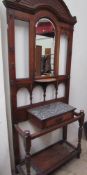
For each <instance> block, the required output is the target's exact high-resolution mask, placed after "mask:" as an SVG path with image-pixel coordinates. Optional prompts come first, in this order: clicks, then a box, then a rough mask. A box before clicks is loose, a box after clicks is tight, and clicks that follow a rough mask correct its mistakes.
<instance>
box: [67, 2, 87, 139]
mask: <svg viewBox="0 0 87 175" xmlns="http://www.w3.org/2000/svg"><path fill="white" fill-rule="evenodd" d="M64 1H65V3H66V4H67V6H68V8H69V9H70V12H71V14H72V15H73V16H76V17H77V24H76V25H75V29H74V37H73V52H72V66H71V84H70V98H69V103H70V104H71V105H73V106H75V107H76V108H78V109H79V110H84V111H85V120H87V78H86V75H87V35H86V33H87V21H86V16H87V9H86V7H87V1H86V0H84V1H82V0H76V1H75V0H74V1H73V0H64ZM76 130H77V125H75V127H74V130H73V126H71V127H70V130H69V138H70V139H71V140H73V139H74V138H75V133H76Z"/></svg>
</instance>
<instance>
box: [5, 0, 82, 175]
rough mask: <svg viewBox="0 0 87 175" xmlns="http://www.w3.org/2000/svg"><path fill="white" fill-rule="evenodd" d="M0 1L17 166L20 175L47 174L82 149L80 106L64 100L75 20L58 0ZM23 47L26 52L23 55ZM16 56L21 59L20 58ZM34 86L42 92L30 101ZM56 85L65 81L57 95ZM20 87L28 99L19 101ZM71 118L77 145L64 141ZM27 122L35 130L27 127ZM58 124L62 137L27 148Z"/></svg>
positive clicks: (77, 154)
mask: <svg viewBox="0 0 87 175" xmlns="http://www.w3.org/2000/svg"><path fill="white" fill-rule="evenodd" d="M3 3H4V5H5V7H6V10H7V24H8V62H9V75H10V96H11V114H12V128H13V146H14V157H15V164H16V168H17V169H18V171H19V173H20V174H21V175H34V174H35V175H47V174H50V173H51V172H53V171H54V170H55V169H57V168H59V167H60V166H61V165H63V164H65V163H66V162H68V161H69V160H70V159H72V158H73V157H78V158H80V153H81V137H82V127H83V123H84V111H80V113H76V112H75V109H76V108H75V107H72V106H70V105H69V104H68V101H69V87H70V70H71V57H72V40H73V31H74V25H75V24H76V22H77V20H76V17H73V16H72V15H71V13H70V11H69V9H68V7H67V6H66V4H65V3H64V2H63V0H54V1H53V0H48V1H47V0H14V1H13V0H4V1H3ZM19 28H20V30H19ZM21 34H23V38H22V40H21V37H22V35H21ZM41 38H42V39H43V41H42V40H41ZM23 41H24V43H23ZM48 41H49V42H48ZM36 48H38V49H36ZM23 51H25V52H26V53H25V55H24V53H23ZM19 60H21V62H22V64H21V62H20V64H19ZM26 61H27V63H26ZM40 61H41V62H40ZM22 68H23V70H22ZM24 70H25V72H24ZM51 85H52V86H53V87H54V91H52V92H54V95H53V96H52V98H51V99H50V100H48V99H47V88H48V87H49V86H51ZM38 86H39V87H41V89H42V91H43V96H40V98H39V101H38V100H37V98H36V102H35V101H34V99H35V97H36V96H34V95H33V94H34V89H35V88H36V87H38ZM60 87H64V93H63V95H62V96H60V92H59V88H60ZM23 90H25V93H24V91H23ZM20 92H22V93H23V94H24V95H25V97H26V99H27V96H29V101H30V103H28V104H27V103H26V104H25V105H21V104H19V101H18V94H20ZM26 94H27V95H26ZM37 95H39V92H38V94H37ZM21 96H22V95H21ZM37 101H38V102H37ZM20 103H21V100H20ZM76 121H78V123H79V129H78V145H77V146H74V145H72V144H71V143H69V142H68V141H67V132H68V130H67V126H68V125H69V124H71V123H73V122H76ZM23 122H27V123H28V125H29V127H28V129H27V128H26V127H25V129H23V128H22V127H21V125H20V124H22V123H23ZM32 127H33V128H34V130H31V128H32ZM59 128H62V129H63V134H62V135H63V136H62V140H60V141H58V142H57V143H54V144H53V145H50V146H49V147H47V148H45V149H43V150H41V151H39V152H37V153H35V154H31V147H32V140H34V139H36V138H39V137H41V136H43V135H46V134H48V133H52V132H53V131H56V130H57V129H59ZM73 129H74V128H73ZM19 135H20V136H21V138H22V140H23V143H24V148H25V159H24V160H21V156H20V147H19ZM38 144H39V143H38ZM32 171H33V174H32Z"/></svg>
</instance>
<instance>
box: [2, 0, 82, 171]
mask: <svg viewBox="0 0 87 175" xmlns="http://www.w3.org/2000/svg"><path fill="white" fill-rule="evenodd" d="M3 3H4V5H5V6H6V9H7V23H8V59H9V75H10V94H11V112H12V126H13V144H14V154H15V162H16V164H17V163H19V161H20V156H19V144H18V134H17V130H15V129H14V125H15V124H17V123H19V122H22V121H25V120H27V119H28V115H27V109H30V108H33V107H35V106H40V105H44V104H49V103H53V102H57V101H61V102H64V103H68V99H69V86H70V69H71V56H72V40H73V29H74V25H75V23H76V22H77V21H76V17H73V16H72V15H71V14H70V11H69V9H68V7H67V6H66V5H65V3H64V2H63V0H54V1H53V0H48V1H47V0H15V1H13V0H4V1H3ZM43 17H46V18H49V19H50V20H52V22H53V24H54V26H55V29H56V40H55V59H54V77H52V78H51V77H49V76H48V77H45V79H44V78H42V77H35V61H34V60H35V24H36V22H37V21H38V20H39V19H40V18H43ZM15 19H17V20H22V21H27V22H28V23H29V51H30V52H29V78H25V79H24V78H21V79H17V78H16V72H15V70H16V69H15V66H16V65H15V22H14V21H15ZM62 33H66V35H67V37H68V49H67V63H66V74H65V75H60V76H59V75H58V69H59V51H60V36H61V34H62ZM61 83H63V84H64V85H65V95H64V97H62V98H57V95H58V87H59V85H60V84H61ZM49 84H53V85H54V87H55V94H56V97H55V99H52V100H48V101H46V88H47V86H48V85H49ZM37 85H40V86H41V87H42V88H43V97H44V100H43V101H42V102H38V103H36V104H32V92H33V89H34V87H36V86H37ZM21 88H26V89H27V90H28V92H29V93H30V104H29V105H26V106H22V107H17V92H18V90H19V89H21ZM62 127H63V139H64V140H66V138H67V125H64V126H63V125H62ZM16 128H17V127H16ZM18 132H19V130H18ZM28 136H29V138H30V135H29V133H28V134H25V137H26V138H25V140H26V141H25V142H26V143H27V137H28ZM15 143H17V144H15ZM79 144H80V143H79ZM28 146H29V149H30V144H28ZM26 147H27V146H26ZM27 150H28V148H26V152H27ZM28 152H29V150H28ZM28 152H27V153H28ZM29 159H30V157H29ZM28 174H30V173H28Z"/></svg>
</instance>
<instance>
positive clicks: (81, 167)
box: [53, 139, 87, 175]
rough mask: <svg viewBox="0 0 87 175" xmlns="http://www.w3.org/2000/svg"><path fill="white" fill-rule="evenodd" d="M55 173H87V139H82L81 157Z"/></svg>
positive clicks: (73, 174)
mask: <svg viewBox="0 0 87 175" xmlns="http://www.w3.org/2000/svg"><path fill="white" fill-rule="evenodd" d="M53 175H87V141H86V140H85V139H83V140H82V153H81V157H80V159H76V158H75V159H73V160H72V161H70V162H69V163H67V164H66V165H64V166H63V167H62V168H61V169H60V170H58V171H56V172H55V173H54V174H53Z"/></svg>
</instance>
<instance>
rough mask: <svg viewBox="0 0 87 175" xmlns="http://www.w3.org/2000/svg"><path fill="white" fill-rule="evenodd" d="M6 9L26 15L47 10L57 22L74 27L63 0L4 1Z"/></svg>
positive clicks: (72, 19)
mask: <svg viewBox="0 0 87 175" xmlns="http://www.w3.org/2000/svg"><path fill="white" fill-rule="evenodd" d="M3 2H4V4H5V6H6V7H8V8H13V9H16V10H17V9H18V10H21V11H25V12H28V13H35V12H36V11H39V10H41V9H44V8H45V9H47V10H50V11H52V12H53V13H55V14H56V16H57V17H58V19H59V21H64V22H66V23H70V24H72V25H74V24H75V23H76V17H73V16H72V15H71V14H70V11H69V9H68V7H67V6H66V4H65V3H64V2H63V0H49V1H47V0H4V1H3Z"/></svg>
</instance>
